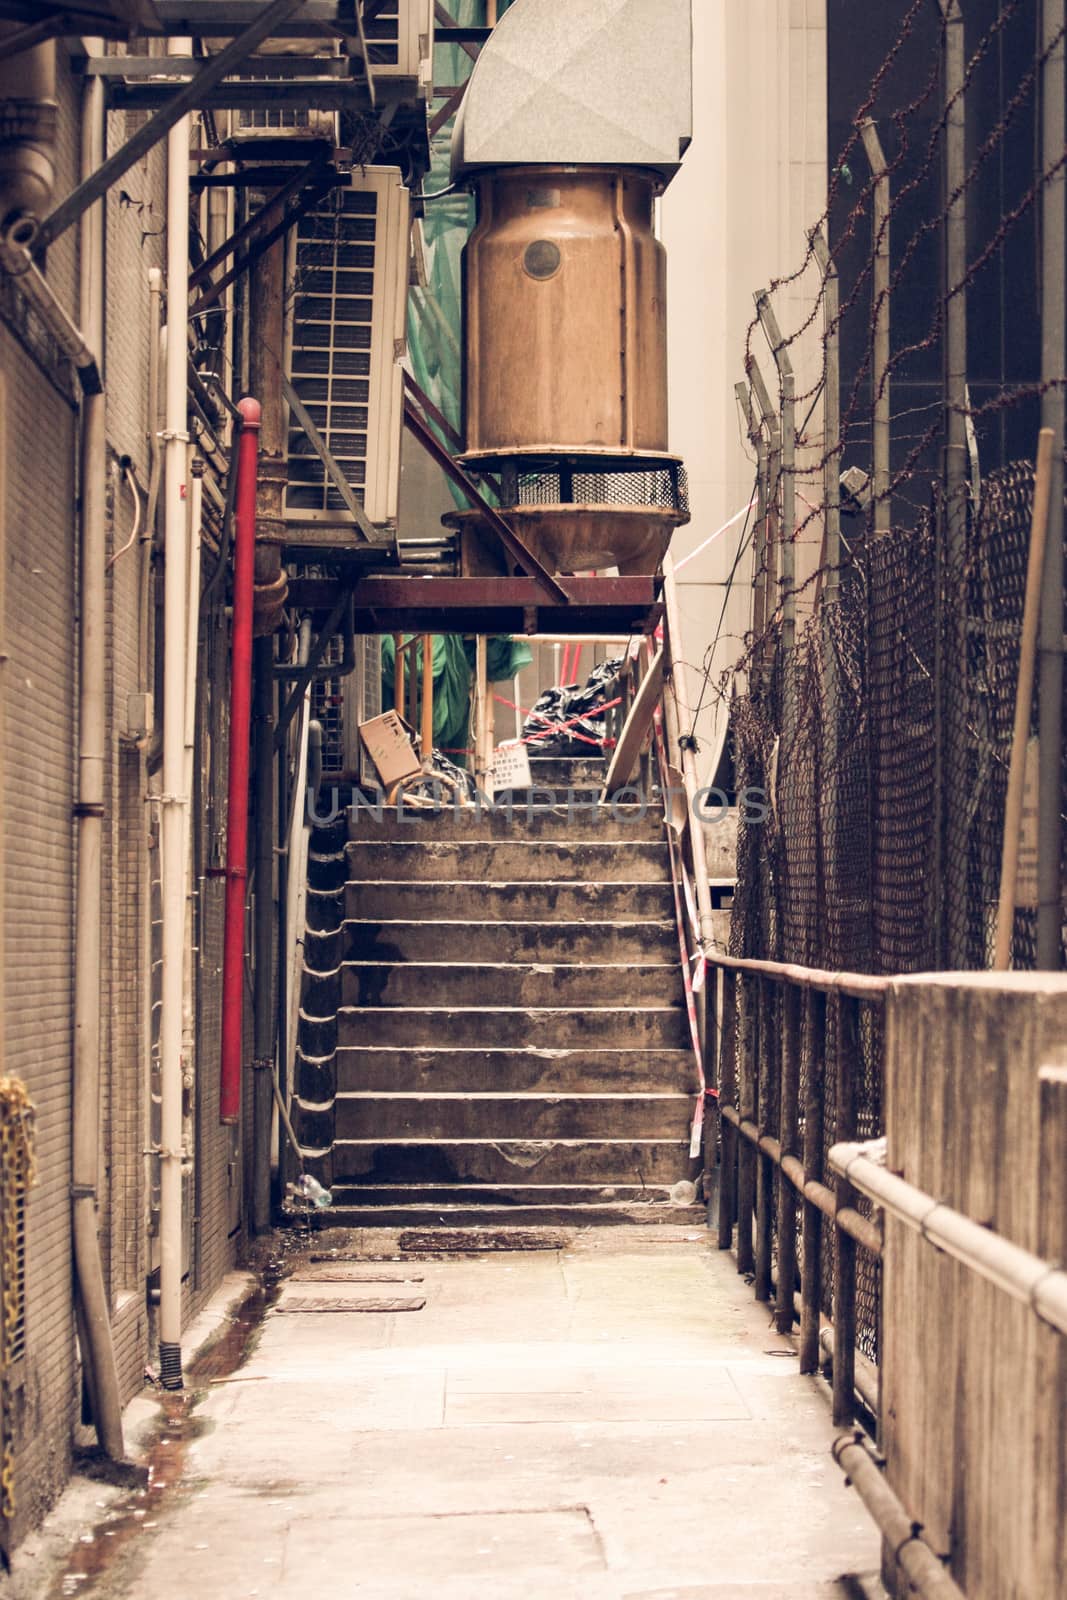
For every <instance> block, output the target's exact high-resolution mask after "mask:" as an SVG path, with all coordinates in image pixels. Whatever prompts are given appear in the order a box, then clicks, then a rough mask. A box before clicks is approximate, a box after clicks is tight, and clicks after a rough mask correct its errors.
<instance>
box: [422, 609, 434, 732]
mask: <svg viewBox="0 0 1067 1600" xmlns="http://www.w3.org/2000/svg"><path fill="white" fill-rule="evenodd" d="M432 756H433V636H432V634H429V633H424V634H423V636H422V759H423V761H424V762H426V761H429V760H430V759H431V758H432Z"/></svg>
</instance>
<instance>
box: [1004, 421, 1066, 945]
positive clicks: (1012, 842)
mask: <svg viewBox="0 0 1067 1600" xmlns="http://www.w3.org/2000/svg"><path fill="white" fill-rule="evenodd" d="M1052 439H1053V434H1052V429H1051V428H1042V429H1041V433H1040V436H1039V437H1038V441H1037V471H1036V473H1035V477H1034V509H1033V516H1032V518H1031V523H1030V552H1029V555H1028V557H1027V562H1026V596H1025V599H1024V601H1023V622H1022V631H1021V637H1020V640H1019V677H1018V681H1017V683H1016V687H1015V722H1014V726H1013V728H1012V738H1011V760H1010V762H1009V765H1008V792H1007V796H1006V798H1005V801H1004V838H1003V840H1002V843H1001V853H1000V900H999V904H998V907H997V939H996V945H995V948H994V951H993V970H994V971H995V972H1006V971H1007V970H1008V968H1009V967H1010V966H1011V942H1012V932H1013V928H1014V923H1015V888H1016V881H1017V878H1018V871H1019V825H1020V822H1021V820H1022V808H1023V787H1024V783H1025V779H1026V747H1027V745H1028V744H1029V742H1030V712H1031V709H1032V706H1033V701H1034V654H1035V650H1036V646H1037V630H1038V622H1039V619H1040V614H1041V579H1042V574H1043V572H1044V567H1045V545H1046V534H1047V532H1048V523H1049V485H1050V483H1051V481H1052V479H1051V474H1052Z"/></svg>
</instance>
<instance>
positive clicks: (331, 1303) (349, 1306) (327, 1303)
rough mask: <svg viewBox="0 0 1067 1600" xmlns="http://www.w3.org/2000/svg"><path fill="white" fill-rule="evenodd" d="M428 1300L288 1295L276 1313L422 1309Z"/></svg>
mask: <svg viewBox="0 0 1067 1600" xmlns="http://www.w3.org/2000/svg"><path fill="white" fill-rule="evenodd" d="M425 1304H426V1301H425V1300H422V1299H419V1300H412V1299H405V1300H400V1299H381V1300H351V1299H348V1298H346V1297H341V1296H338V1297H337V1298H336V1299H333V1298H330V1297H327V1296H324V1295H298V1294H294V1295H286V1296H285V1298H284V1299H283V1300H279V1302H278V1304H277V1305H276V1306H275V1307H274V1312H275V1315H278V1314H279V1313H284V1312H293V1311H295V1312H301V1313H314V1312H319V1311H349V1312H366V1311H380V1312H382V1311H384V1312H388V1311H421V1310H422V1309H423V1307H424V1306H425Z"/></svg>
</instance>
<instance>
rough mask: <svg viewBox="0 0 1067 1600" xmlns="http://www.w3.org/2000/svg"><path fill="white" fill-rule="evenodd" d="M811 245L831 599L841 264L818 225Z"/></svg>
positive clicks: (836, 572) (836, 563) (837, 486)
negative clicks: (818, 278) (818, 281)
mask: <svg viewBox="0 0 1067 1600" xmlns="http://www.w3.org/2000/svg"><path fill="white" fill-rule="evenodd" d="M811 248H812V250H813V252H814V255H815V260H816V262H817V263H818V267H819V271H820V272H821V273H822V278H823V288H822V297H823V298H822V315H823V354H824V358H825V367H824V371H823V395H822V412H823V429H822V434H823V500H824V502H825V505H826V510H825V518H826V524H825V526H826V537H825V540H824V551H825V560H826V585H825V591H824V592H825V594H826V598H827V600H830V601H833V600H836V599H837V592H838V587H839V585H840V579H841V574H840V566H841V326H840V324H841V292H840V284H839V282H838V277H837V268H836V267H835V266H834V262H833V257H832V256H831V254H830V250H829V246H828V245H827V243H826V239H825V237H824V235H823V234H822V233H821V232H820V230H819V229H818V228H816V230H815V232H814V233H813V234H812V236H811Z"/></svg>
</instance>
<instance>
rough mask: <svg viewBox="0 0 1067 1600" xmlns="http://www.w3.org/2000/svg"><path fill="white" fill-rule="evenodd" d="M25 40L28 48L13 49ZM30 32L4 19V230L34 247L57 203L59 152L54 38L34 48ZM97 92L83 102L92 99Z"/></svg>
mask: <svg viewBox="0 0 1067 1600" xmlns="http://www.w3.org/2000/svg"><path fill="white" fill-rule="evenodd" d="M20 36H21V38H22V40H23V44H22V48H20V49H18V50H17V51H15V52H12V51H11V46H12V44H13V43H16V44H17V43H18V41H19V38H20ZM31 40H32V31H30V33H29V36H27V34H26V32H23V31H22V30H20V29H19V28H18V25H17V24H16V23H13V22H0V45H3V46H6V50H5V54H4V56H3V57H2V58H0V104H2V105H3V106H4V120H5V129H4V133H3V134H2V135H0V230H2V231H3V232H4V234H6V235H7V236H8V237H10V238H13V239H15V240H17V241H18V243H19V244H22V245H26V246H27V247H29V246H30V245H32V244H33V241H34V239H35V238H36V237H37V231H38V229H39V227H40V223H41V218H42V217H43V216H44V214H45V212H46V211H47V210H48V207H49V206H50V205H51V203H52V190H53V186H54V184H55V176H56V173H55V154H56V119H57V116H58V106H57V103H56V46H55V42H54V41H51V40H50V41H48V42H47V43H42V44H38V45H36V46H35V47H32V48H31V47H30V46H31ZM93 98H94V97H93V96H92V94H91V93H88V94H87V95H86V100H85V101H83V105H85V104H87V103H90V102H92V100H93Z"/></svg>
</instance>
